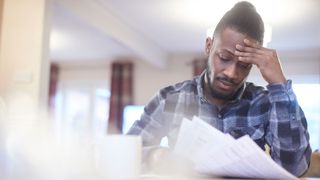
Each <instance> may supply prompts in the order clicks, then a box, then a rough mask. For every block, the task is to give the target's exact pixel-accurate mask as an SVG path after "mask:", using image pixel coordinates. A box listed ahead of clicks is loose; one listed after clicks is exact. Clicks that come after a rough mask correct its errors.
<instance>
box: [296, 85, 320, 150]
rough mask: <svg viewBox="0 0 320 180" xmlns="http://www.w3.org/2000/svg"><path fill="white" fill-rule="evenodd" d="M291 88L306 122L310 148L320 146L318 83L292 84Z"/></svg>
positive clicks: (319, 87)
mask: <svg viewBox="0 0 320 180" xmlns="http://www.w3.org/2000/svg"><path fill="white" fill-rule="evenodd" d="M293 90H294V92H295V94H296V96H297V99H298V102H299V105H300V106H301V108H302V109H303V112H304V113H305V116H306V118H307V122H308V130H309V133H310V144H311V148H312V150H315V149H319V148H320V93H319V92H320V84H294V85H293Z"/></svg>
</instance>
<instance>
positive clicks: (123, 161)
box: [95, 135, 142, 179]
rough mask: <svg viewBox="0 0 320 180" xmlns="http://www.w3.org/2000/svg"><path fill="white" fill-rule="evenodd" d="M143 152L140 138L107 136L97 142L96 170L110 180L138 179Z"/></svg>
mask: <svg viewBox="0 0 320 180" xmlns="http://www.w3.org/2000/svg"><path fill="white" fill-rule="evenodd" d="M141 150H142V143H141V137H140V136H133V135H107V136H105V137H103V138H100V139H99V140H98V141H97V142H96V146H95V162H96V169H97V170H98V173H99V174H100V175H102V176H103V177H105V178H108V179H132V178H133V179H134V178H138V177H139V176H140V171H141V153H142V151H141Z"/></svg>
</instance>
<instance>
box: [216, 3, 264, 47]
mask: <svg viewBox="0 0 320 180" xmlns="http://www.w3.org/2000/svg"><path fill="white" fill-rule="evenodd" d="M227 27H230V28H233V29H235V30H237V31H239V32H240V33H243V34H246V35H248V36H249V37H251V38H253V39H255V40H257V41H258V42H260V43H261V44H262V43H263V36H264V24H263V21H262V18H261V16H260V15H259V14H258V12H257V11H256V8H255V7H254V6H253V5H252V4H251V3H249V2H246V1H241V2H238V3H237V4H235V5H234V7H233V8H232V9H230V10H229V11H228V12H226V14H225V15H224V16H223V17H222V18H221V20H220V22H219V23H218V25H217V26H216V28H215V31H214V36H216V35H218V34H219V33H221V32H222V31H223V30H224V29H225V28H227Z"/></svg>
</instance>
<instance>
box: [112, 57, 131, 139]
mask: <svg viewBox="0 0 320 180" xmlns="http://www.w3.org/2000/svg"><path fill="white" fill-rule="evenodd" d="M132 75H133V64H132V63H131V62H114V63H113V64H112V72H111V97H110V110H109V121H108V131H107V132H108V134H120V133H121V132H122V124H123V109H124V107H125V106H126V105H130V104H132V102H133V92H132V91H133V90H132V89H133V88H132V82H133V77H132Z"/></svg>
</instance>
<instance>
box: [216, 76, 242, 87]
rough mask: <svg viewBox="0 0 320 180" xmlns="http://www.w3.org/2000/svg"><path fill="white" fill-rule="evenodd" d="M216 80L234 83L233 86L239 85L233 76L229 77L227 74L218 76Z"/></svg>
mask: <svg viewBox="0 0 320 180" xmlns="http://www.w3.org/2000/svg"><path fill="white" fill-rule="evenodd" d="M216 80H219V81H224V82H227V83H230V84H232V85H233V86H236V85H237V83H236V82H235V81H234V80H232V79H231V78H229V77H227V76H218V77H216Z"/></svg>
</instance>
